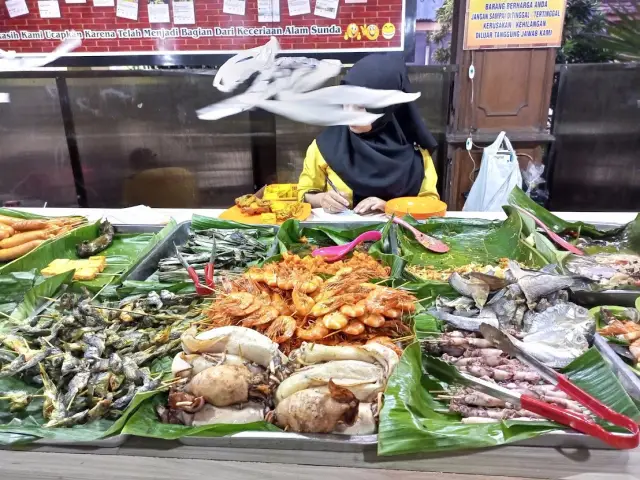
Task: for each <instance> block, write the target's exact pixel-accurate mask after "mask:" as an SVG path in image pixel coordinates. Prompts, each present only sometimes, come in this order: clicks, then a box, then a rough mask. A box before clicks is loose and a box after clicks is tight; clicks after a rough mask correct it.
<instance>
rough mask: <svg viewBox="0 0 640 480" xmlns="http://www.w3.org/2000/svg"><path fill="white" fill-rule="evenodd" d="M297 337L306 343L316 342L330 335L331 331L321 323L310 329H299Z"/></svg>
mask: <svg viewBox="0 0 640 480" xmlns="http://www.w3.org/2000/svg"><path fill="white" fill-rule="evenodd" d="M296 335H297V337H298V338H299V339H301V340H304V341H305V342H316V341H318V340H322V339H323V338H324V337H326V336H327V335H329V330H328V329H327V328H326V327H325V326H324V325H322V323H321V322H316V323H314V324H313V325H311V326H310V327H309V328H297V329H296Z"/></svg>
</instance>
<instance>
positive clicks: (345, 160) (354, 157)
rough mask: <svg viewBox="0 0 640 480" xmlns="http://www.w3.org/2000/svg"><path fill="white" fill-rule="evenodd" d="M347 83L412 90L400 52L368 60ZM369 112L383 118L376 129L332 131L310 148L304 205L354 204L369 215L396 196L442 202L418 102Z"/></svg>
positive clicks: (301, 184)
mask: <svg viewBox="0 0 640 480" xmlns="http://www.w3.org/2000/svg"><path fill="white" fill-rule="evenodd" d="M342 84H343V85H355V86H360V87H366V88H372V89H378V90H401V91H403V92H407V93H409V92H410V88H411V85H410V83H409V79H408V76H407V68H406V66H405V63H404V58H403V57H402V55H401V54H374V55H369V56H367V57H365V58H363V59H362V60H360V61H359V62H357V63H356V64H355V65H354V66H353V67H352V68H351V69H350V70H349V72H348V73H347V74H346V76H345V77H344V80H343V81H342ZM345 108H352V109H361V107H359V106H357V105H345ZM369 111H370V112H371V113H381V114H383V116H382V117H380V118H379V119H377V120H376V121H375V122H374V123H373V124H371V125H366V126H345V125H339V126H333V127H328V128H327V129H325V130H324V131H323V132H322V133H321V134H320V135H318V137H317V138H316V140H314V142H313V143H312V144H311V145H310V146H309V148H308V150H307V155H306V157H305V160H304V167H303V170H302V174H301V175H300V180H299V181H298V196H299V199H300V200H301V201H302V200H303V201H306V202H308V203H310V204H311V205H312V206H313V207H322V208H323V209H324V210H325V211H326V212H329V213H339V212H341V211H343V210H346V209H348V208H349V207H350V206H351V205H354V206H355V208H354V211H355V212H356V213H360V214H365V213H370V212H374V211H384V207H385V204H386V201H387V200H391V199H392V198H398V197H414V196H420V197H432V198H436V199H437V198H439V197H438V191H437V190H436V181H437V178H438V177H437V174H436V170H435V167H434V166H433V161H432V160H431V153H432V152H433V151H434V150H435V148H436V147H437V144H436V141H435V139H434V138H433V135H431V133H430V132H429V130H428V129H427V127H426V126H425V124H424V121H423V120H422V118H420V114H419V112H418V109H417V107H416V106H415V104H413V103H408V104H401V105H392V106H390V107H386V108H384V109H380V110H373V109H369ZM332 184H333V186H335V188H336V190H338V192H339V193H338V192H336V191H335V190H334V189H333V187H332Z"/></svg>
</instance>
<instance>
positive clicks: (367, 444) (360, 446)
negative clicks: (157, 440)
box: [178, 432, 378, 452]
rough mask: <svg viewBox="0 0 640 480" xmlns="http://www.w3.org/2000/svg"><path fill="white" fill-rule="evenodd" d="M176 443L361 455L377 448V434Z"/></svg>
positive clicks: (247, 435) (248, 436) (249, 436)
mask: <svg viewBox="0 0 640 480" xmlns="http://www.w3.org/2000/svg"><path fill="white" fill-rule="evenodd" d="M178 441H179V442H180V443H182V444H184V445H190V446H194V447H233V448H262V449H268V450H314V451H326V452H362V451H364V450H369V449H372V450H375V449H376V448H377V445H378V435H352V436H349V435H332V434H302V433H290V432H240V433H235V434H233V435H229V436H225V437H197V436H193V437H182V438H180V439H178Z"/></svg>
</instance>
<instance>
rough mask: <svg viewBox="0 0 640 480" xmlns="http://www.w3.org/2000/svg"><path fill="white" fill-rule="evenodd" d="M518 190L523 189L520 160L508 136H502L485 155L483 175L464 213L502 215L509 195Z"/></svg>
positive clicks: (473, 189)
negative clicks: (496, 213) (516, 187)
mask: <svg viewBox="0 0 640 480" xmlns="http://www.w3.org/2000/svg"><path fill="white" fill-rule="evenodd" d="M515 186H518V187H522V175H521V174H520V166H519V164H518V158H517V156H516V152H515V150H514V149H513V147H512V146H511V142H510V141H509V139H508V138H507V135H506V133H505V132H500V134H499V135H498V137H497V138H496V140H495V142H493V143H492V144H491V145H489V146H488V147H485V148H484V150H483V151H482V165H480V172H479V173H478V177H477V178H476V181H475V182H474V183H473V186H472V187H471V191H470V192H469V197H468V198H467V201H466V202H465V204H464V207H463V208H462V210H463V211H466V212H500V211H502V206H503V205H507V204H508V203H509V193H511V190H513V187H515Z"/></svg>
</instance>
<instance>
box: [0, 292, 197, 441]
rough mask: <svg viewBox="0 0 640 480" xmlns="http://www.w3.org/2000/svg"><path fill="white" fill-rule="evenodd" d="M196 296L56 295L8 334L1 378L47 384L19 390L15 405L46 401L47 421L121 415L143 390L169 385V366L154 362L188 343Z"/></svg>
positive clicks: (59, 423) (65, 423)
mask: <svg viewBox="0 0 640 480" xmlns="http://www.w3.org/2000/svg"><path fill="white" fill-rule="evenodd" d="M192 302H193V297H191V296H177V295H175V294H172V293H170V292H167V291H162V292H160V294H158V293H156V292H152V293H150V294H149V295H147V296H136V297H131V298H126V299H124V300H122V301H120V302H119V303H115V304H102V303H98V302H93V301H92V300H91V297H90V296H89V295H88V294H69V293H64V294H63V295H62V296H60V297H59V298H58V299H54V300H52V301H51V305H50V306H48V307H47V308H45V309H44V310H43V312H42V313H39V314H36V315H32V316H31V317H30V318H29V319H28V321H26V322H24V323H20V324H17V325H15V326H14V327H13V328H11V329H10V331H9V333H7V334H4V335H2V336H1V337H0V343H1V344H2V346H3V350H2V352H3V354H2V355H1V356H0V365H1V368H0V379H2V378H6V377H14V378H16V379H21V380H22V381H23V382H25V383H26V384H27V385H31V386H34V387H36V388H40V389H41V390H42V394H41V395H40V394H39V395H30V394H27V393H26V392H19V391H12V392H11V398H10V401H11V408H12V410H13V411H17V410H23V409H26V408H27V407H29V405H30V404H31V403H32V402H34V401H36V400H40V401H41V402H42V412H43V416H44V419H45V421H46V423H45V424H44V425H43V426H44V427H46V428H54V427H71V426H74V425H77V424H83V423H87V422H91V421H94V420H97V419H100V418H108V419H116V418H118V417H119V416H120V415H121V414H122V412H123V411H124V410H125V409H126V408H127V406H128V405H129V403H130V402H131V401H132V400H133V397H134V396H135V395H136V394H139V393H143V392H149V391H154V390H157V389H159V388H161V387H162V376H163V374H164V372H163V371H159V372H158V371H152V369H153V362H154V360H156V359H160V358H162V357H166V356H170V355H173V354H174V353H175V352H176V351H177V350H179V349H180V336H181V335H182V333H183V332H184V331H185V330H186V328H187V327H188V325H189V323H190V321H191V320H192V319H193V313H191V314H190V313H189V312H190V311H192V309H191V306H192V305H191V304H192ZM17 399H20V401H19V402H18V401H17ZM41 399H43V400H41Z"/></svg>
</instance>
